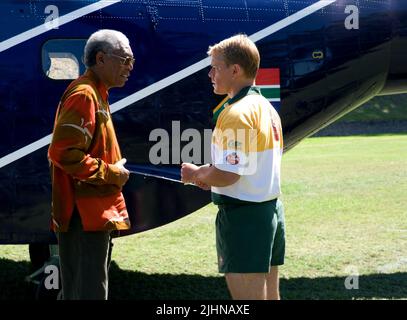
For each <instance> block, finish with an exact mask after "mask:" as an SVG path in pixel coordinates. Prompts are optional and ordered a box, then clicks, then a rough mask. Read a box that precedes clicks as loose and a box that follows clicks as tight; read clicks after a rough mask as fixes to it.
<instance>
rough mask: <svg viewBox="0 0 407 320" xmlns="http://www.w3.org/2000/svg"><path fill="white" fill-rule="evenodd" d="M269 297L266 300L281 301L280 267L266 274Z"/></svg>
mask: <svg viewBox="0 0 407 320" xmlns="http://www.w3.org/2000/svg"><path fill="white" fill-rule="evenodd" d="M266 279H267V285H266V290H267V296H266V300H280V289H279V287H280V282H279V279H278V266H272V267H271V269H270V272H269V273H267V274H266Z"/></svg>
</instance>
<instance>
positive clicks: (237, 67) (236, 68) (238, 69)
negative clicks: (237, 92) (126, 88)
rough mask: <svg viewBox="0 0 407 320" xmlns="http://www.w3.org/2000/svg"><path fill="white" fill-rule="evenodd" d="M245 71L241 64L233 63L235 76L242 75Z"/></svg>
mask: <svg viewBox="0 0 407 320" xmlns="http://www.w3.org/2000/svg"><path fill="white" fill-rule="evenodd" d="M242 72H243V69H242V67H241V66H240V65H238V64H234V65H233V75H234V76H240V75H241V74H242Z"/></svg>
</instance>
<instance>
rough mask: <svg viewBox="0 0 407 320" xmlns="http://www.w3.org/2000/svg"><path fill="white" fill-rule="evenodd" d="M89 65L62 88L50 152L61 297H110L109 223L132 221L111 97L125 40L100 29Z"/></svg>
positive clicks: (90, 44) (129, 61) (123, 65)
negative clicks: (76, 77)
mask: <svg viewBox="0 0 407 320" xmlns="http://www.w3.org/2000/svg"><path fill="white" fill-rule="evenodd" d="M84 62H85V65H86V67H87V70H86V72H85V74H84V75H82V76H80V77H79V78H78V79H76V80H74V81H73V82H72V83H71V84H70V85H69V86H68V88H67V89H66V91H65V93H64V94H63V96H62V98H61V100H60V103H59V106H58V110H57V113H56V117H55V123H54V131H53V138H52V142H51V145H50V147H49V150H48V157H49V159H50V162H51V176H52V227H53V230H54V231H55V232H56V233H57V236H58V245H59V256H60V268H61V278H62V290H63V299H107V297H108V256H109V250H110V244H111V242H110V234H111V231H112V230H124V229H129V228H130V221H129V217H128V213H127V210H126V204H125V200H124V198H123V194H122V192H121V190H122V187H123V185H124V184H125V183H126V181H127V180H128V178H129V171H128V170H127V169H125V168H124V164H125V162H126V159H124V158H122V156H121V153H120V148H119V144H118V142H117V139H116V134H115V131H114V127H113V123H112V118H111V114H110V109H109V103H108V91H109V89H111V88H114V87H123V86H124V84H125V83H126V81H127V80H128V77H129V76H130V72H131V71H132V69H133V63H134V58H133V53H132V50H131V48H130V44H129V40H128V39H127V37H126V36H125V35H124V34H122V33H121V32H118V31H115V30H100V31H97V32H95V33H94V34H92V35H91V36H90V38H89V39H88V41H87V43H86V46H85V51H84Z"/></svg>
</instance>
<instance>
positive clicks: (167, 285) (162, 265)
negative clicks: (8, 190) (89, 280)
mask: <svg viewBox="0 0 407 320" xmlns="http://www.w3.org/2000/svg"><path fill="white" fill-rule="evenodd" d="M282 187H283V193H284V195H283V197H282V199H283V202H284V205H285V214H286V228H287V230H286V231H287V248H286V263H285V265H284V266H283V267H281V269H280V270H281V285H280V287H281V295H282V298H283V299H407V136H406V135H384V136H354V137H342V138H337V137H335V138H333V137H325V138H310V139H306V140H305V141H303V142H302V143H301V144H299V145H298V146H296V147H295V148H294V149H293V150H291V151H289V152H288V153H287V154H285V156H284V158H283V186H282ZM215 215H216V208H215V207H214V206H213V205H208V206H206V207H205V208H202V209H201V210H199V211H198V212H196V213H194V214H191V215H189V216H187V217H185V218H183V219H181V220H179V221H176V222H174V223H172V224H169V225H167V226H164V227H161V228H158V229H156V230H150V231H148V232H145V233H142V234H137V235H133V236H128V237H124V238H120V239H116V240H115V247H114V250H113V256H112V259H113V262H112V265H111V271H110V276H111V282H110V298H111V299H115V300H116V299H229V295H228V292H227V289H226V285H225V282H224V279H223V277H222V276H221V275H220V274H218V273H217V265H216V256H215V238H214V220H215ZM28 273H29V263H28V250H27V246H6V245H3V246H0V288H1V291H0V299H29V298H30V297H31V294H32V292H31V289H32V288H31V287H29V286H28V285H27V284H26V283H25V282H24V281H23V279H24V276H25V275H27V274H28ZM348 276H358V277H357V278H348V280H349V279H351V284H353V285H355V286H356V285H358V289H352V290H348V289H346V288H345V281H346V277H348Z"/></svg>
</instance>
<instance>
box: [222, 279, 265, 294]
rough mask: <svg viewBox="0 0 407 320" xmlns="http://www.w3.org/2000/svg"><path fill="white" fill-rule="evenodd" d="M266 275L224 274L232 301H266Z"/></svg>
mask: <svg viewBox="0 0 407 320" xmlns="http://www.w3.org/2000/svg"><path fill="white" fill-rule="evenodd" d="M266 275H267V273H226V274H225V277H226V283H227V285H228V288H229V291H230V294H231V295H232V298H233V300H266V298H267V296H266V294H267V291H266Z"/></svg>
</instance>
